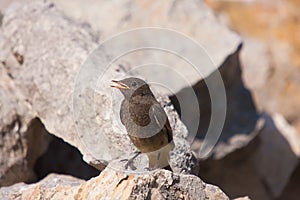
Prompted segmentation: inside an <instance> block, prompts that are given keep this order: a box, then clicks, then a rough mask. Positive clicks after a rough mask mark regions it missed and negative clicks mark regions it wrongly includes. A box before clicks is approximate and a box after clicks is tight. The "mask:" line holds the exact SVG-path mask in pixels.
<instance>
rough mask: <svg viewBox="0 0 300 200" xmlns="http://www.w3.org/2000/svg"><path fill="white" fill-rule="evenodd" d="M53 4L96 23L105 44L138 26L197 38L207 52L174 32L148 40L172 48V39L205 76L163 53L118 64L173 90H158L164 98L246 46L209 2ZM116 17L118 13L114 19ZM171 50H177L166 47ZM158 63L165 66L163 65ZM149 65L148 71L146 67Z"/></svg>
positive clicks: (56, 0) (131, 57) (136, 56)
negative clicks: (242, 44) (175, 35)
mask: <svg viewBox="0 0 300 200" xmlns="http://www.w3.org/2000/svg"><path fill="white" fill-rule="evenodd" d="M51 2H53V3H54V4H55V5H56V6H57V7H58V8H60V9H62V10H63V11H64V12H65V13H66V14H67V15H68V16H70V17H72V18H73V19H76V20H82V21H84V22H87V23H89V24H91V26H92V27H93V28H94V30H97V31H98V32H99V33H100V36H101V37H102V39H104V40H105V39H107V38H110V37H112V36H114V35H116V34H119V33H120V32H123V31H128V30H131V29H136V28H137V27H163V28H168V29H171V30H175V31H180V32H182V33H183V34H186V36H187V37H191V38H193V39H194V40H195V41H196V42H197V43H199V44H200V47H201V51H199V50H196V51H195V50H194V46H193V45H195V44H189V45H188V44H186V43H185V42H183V41H182V38H178V37H177V38H176V37H173V34H170V33H166V34H163V33H156V34H155V35H153V34H152V35H150V36H149V38H147V40H151V38H153V36H154V37H155V38H163V39H162V40H161V41H160V40H157V41H158V43H159V44H161V45H162V44H167V43H168V42H167V41H168V38H169V39H170V38H172V40H171V45H172V47H178V49H180V54H179V55H180V56H185V55H188V56H189V57H187V59H188V61H191V58H192V59H193V60H197V63H194V64H195V65H196V66H197V68H199V69H200V70H201V74H199V72H198V71H197V70H195V68H193V67H192V66H191V65H190V64H189V63H187V62H186V61H184V60H183V59H181V58H180V56H177V55H176V54H175V56H174V55H173V54H170V53H164V52H162V51H138V52H136V53H135V52H131V53H130V54H128V55H126V56H124V57H122V58H120V61H117V62H119V63H120V64H121V65H123V66H128V67H129V68H130V69H131V70H132V71H134V72H136V73H138V74H140V75H142V76H143V77H145V78H146V79H147V80H148V81H150V82H154V83H160V84H163V86H165V87H167V89H169V90H166V89H163V88H160V87H157V88H156V89H157V90H159V89H161V91H160V93H162V94H167V95H172V94H173V93H176V92H178V91H179V90H181V89H183V88H185V87H190V86H192V85H194V84H195V83H197V82H198V81H199V80H200V79H203V78H205V77H207V76H208V75H209V74H211V73H212V72H213V71H215V70H216V69H217V67H219V66H220V65H221V64H222V63H223V61H224V60H225V59H226V58H227V56H228V55H230V54H232V53H233V52H234V51H235V50H236V48H237V46H238V45H239V44H240V43H241V40H240V38H239V36H238V35H237V34H235V33H234V32H232V31H230V30H229V29H228V28H227V27H226V26H225V25H224V24H222V23H221V22H220V21H219V20H218V18H216V17H215V16H214V14H213V13H212V12H211V10H210V9H208V7H207V6H206V5H205V4H204V2H203V1H198V2H196V1H173V0H167V1H163V2H155V3H154V2H152V3H149V2H147V1H145V0H142V1H128V2H122V1H119V2H118V4H113V3H111V2H107V1H93V4H85V3H83V2H82V1H80V0H76V1H72V3H70V2H66V1H62V0H51ZM90 5H93V6H90ZM82 8H86V9H82ZM111 12H114V13H117V14H115V15H111ZM154 16H155V17H154ZM106 21H109V23H108V24H107V23H106V24H105V25H103V23H102V22H106ZM220 35H221V36H222V37H220ZM135 38H137V37H131V38H128V40H135ZM186 39H188V38H186ZM173 41H178V42H176V43H175V42H173ZM179 41H180V42H179ZM190 41H191V40H190ZM212 41H213V43H212ZM166 50H171V49H167V48H166ZM203 50H204V51H205V52H203ZM206 52H207V53H206ZM197 58H199V59H197ZM151 63H152V64H151ZM155 63H157V64H160V65H159V66H157V65H155ZM145 64H148V66H146V67H145V66H144V67H142V66H141V65H145ZM166 66H167V67H166ZM149 68H153V69H149ZM155 68H159V69H155ZM187 69H189V70H187ZM158 72H160V73H158ZM165 74H168V79H167V81H165ZM170 89H171V90H172V91H170Z"/></svg>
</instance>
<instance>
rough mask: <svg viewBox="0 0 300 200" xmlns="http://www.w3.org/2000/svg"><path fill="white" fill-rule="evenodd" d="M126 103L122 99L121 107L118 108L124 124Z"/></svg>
mask: <svg viewBox="0 0 300 200" xmlns="http://www.w3.org/2000/svg"><path fill="white" fill-rule="evenodd" d="M127 105H128V103H127V102H126V101H125V100H123V101H122V104H121V109H120V119H121V122H122V124H123V125H125V120H126V113H125V112H126V111H127V110H128V109H126V106H127Z"/></svg>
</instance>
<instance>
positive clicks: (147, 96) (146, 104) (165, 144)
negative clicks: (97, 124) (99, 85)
mask: <svg viewBox="0 0 300 200" xmlns="http://www.w3.org/2000/svg"><path fill="white" fill-rule="evenodd" d="M111 87H113V88H117V89H119V90H120V91H121V93H122V94H123V96H124V99H123V101H122V103H121V108H120V119H121V122H122V124H123V125H124V126H125V128H126V131H127V134H128V136H129V138H130V140H131V142H132V143H133V144H134V145H135V146H136V147H137V149H138V150H139V152H138V153H145V154H147V156H148V159H149V169H151V170H152V169H157V168H167V169H169V168H168V166H169V160H170V155H169V153H170V151H171V150H172V149H173V148H174V146H175V145H174V141H173V132H172V129H171V126H170V122H169V120H168V117H167V114H166V113H165V111H164V109H163V107H162V106H161V105H160V103H159V102H158V101H157V100H156V98H155V96H154V94H153V93H152V91H151V89H150V87H149V85H148V84H147V83H146V82H145V81H144V80H142V79H139V78H136V77H129V78H125V79H123V80H119V81H116V80H112V85H111ZM137 155H138V154H137ZM137 155H136V156H137ZM136 156H134V157H133V158H132V159H134V158H136Z"/></svg>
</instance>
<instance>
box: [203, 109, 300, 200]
mask: <svg viewBox="0 0 300 200" xmlns="http://www.w3.org/2000/svg"><path fill="white" fill-rule="evenodd" d="M262 120H264V122H265V123H264V124H263V127H260V128H259V129H258V130H256V132H257V133H256V134H255V137H254V138H253V139H252V140H251V141H250V142H249V143H248V144H247V145H246V146H244V147H242V148H240V149H239V150H236V151H234V152H232V153H230V154H227V155H226V156H225V157H222V158H220V159H213V158H212V159H208V160H203V161H200V171H199V174H200V177H201V178H202V179H203V180H205V181H210V182H211V183H213V184H216V185H218V186H220V188H222V189H223V190H224V191H225V192H226V193H227V194H229V196H230V197H231V198H233V197H238V196H243V195H248V196H249V197H250V198H251V199H274V198H278V197H279V196H280V194H281V193H282V191H283V190H284V189H285V187H286V186H287V184H288V182H289V179H290V177H291V175H292V174H293V172H294V170H295V169H297V167H298V163H299V146H300V145H299V144H300V142H299V139H298V138H297V133H296V130H295V129H294V128H293V127H291V126H290V125H288V124H287V122H286V121H285V120H284V118H283V117H282V116H280V115H278V114H277V115H274V116H272V117H270V116H268V115H262ZM236 163H240V164H236ZM233 174H235V175H234V178H232V175H233ZM245 179H247V182H245Z"/></svg>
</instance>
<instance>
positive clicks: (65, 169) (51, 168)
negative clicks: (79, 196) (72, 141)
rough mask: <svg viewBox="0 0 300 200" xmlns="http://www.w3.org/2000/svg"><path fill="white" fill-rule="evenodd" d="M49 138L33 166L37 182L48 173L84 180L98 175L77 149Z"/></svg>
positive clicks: (61, 141)
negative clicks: (45, 148) (49, 140)
mask: <svg viewBox="0 0 300 200" xmlns="http://www.w3.org/2000/svg"><path fill="white" fill-rule="evenodd" d="M50 136H51V139H52V141H51V142H50V144H49V146H48V149H47V150H46V152H45V153H44V154H43V155H42V156H40V157H39V158H38V160H37V161H36V163H35V165H34V172H35V173H36V176H37V179H38V181H39V180H41V179H43V178H44V177H46V176H47V175H48V174H50V173H57V174H66V175H71V176H74V177H77V178H80V179H85V180H88V179H90V178H92V177H95V176H97V175H99V173H100V171H99V170H97V169H95V168H94V167H92V166H90V165H88V164H87V163H85V162H84V161H83V159H82V155H81V153H80V152H79V150H78V149H76V148H75V147H73V146H71V145H69V144H68V143H66V142H64V141H63V140H62V139H60V138H58V137H55V136H53V135H50Z"/></svg>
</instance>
